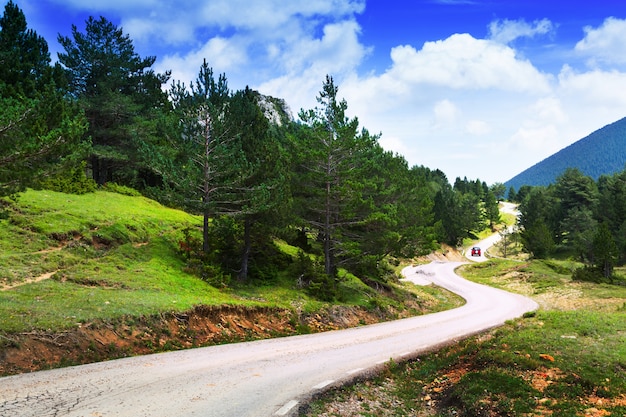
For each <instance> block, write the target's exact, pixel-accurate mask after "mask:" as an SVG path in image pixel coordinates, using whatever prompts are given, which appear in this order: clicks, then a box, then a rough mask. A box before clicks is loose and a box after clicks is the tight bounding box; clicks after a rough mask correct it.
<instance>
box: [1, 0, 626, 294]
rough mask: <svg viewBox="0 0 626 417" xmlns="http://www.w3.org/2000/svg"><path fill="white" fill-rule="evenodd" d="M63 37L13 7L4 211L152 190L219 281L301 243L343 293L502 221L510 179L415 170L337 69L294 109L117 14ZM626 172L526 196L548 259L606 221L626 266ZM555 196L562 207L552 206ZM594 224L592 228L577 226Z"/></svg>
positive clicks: (251, 278)
mask: <svg viewBox="0 0 626 417" xmlns="http://www.w3.org/2000/svg"><path fill="white" fill-rule="evenodd" d="M58 42H59V44H60V45H61V46H62V48H63V50H64V52H62V53H59V54H58V60H57V61H56V62H54V63H53V62H52V59H51V57H50V53H49V50H48V45H47V43H46V41H45V39H43V38H42V37H40V36H39V35H37V33H36V32H34V31H33V30H32V29H28V25H27V21H26V16H25V15H24V13H23V12H22V10H20V9H19V8H18V7H17V6H16V5H15V4H14V3H13V2H12V1H9V2H8V3H7V5H6V6H5V10H4V13H3V15H2V17H1V18H0V62H2V65H1V66H0V101H1V103H0V108H1V109H2V111H1V112H0V197H2V199H0V210H1V209H2V204H6V201H7V200H6V199H7V198H19V193H20V192H22V191H24V190H26V189H27V188H32V189H48V190H53V191H59V192H64V193H75V194H82V193H90V192H93V191H95V190H97V189H99V188H104V189H107V190H114V191H117V192H120V193H129V194H132V193H137V194H141V195H144V196H146V197H149V198H152V199H154V200H156V201H158V202H160V203H162V204H164V205H167V206H169V207H173V208H178V209H183V210H185V211H187V212H189V213H193V214H196V215H198V216H200V217H201V218H202V219H203V221H202V224H199V225H198V227H197V228H191V229H189V230H187V231H186V233H185V238H184V239H183V240H181V242H180V253H181V256H184V257H185V258H186V259H187V263H188V268H189V270H190V271H193V272H194V273H195V274H197V275H198V276H200V277H201V278H202V279H204V280H206V281H207V282H209V283H211V284H212V285H216V286H228V285H229V283H230V282H232V281H237V282H244V283H254V282H257V281H262V280H263V279H264V278H265V277H267V276H271V275H272V274H273V273H274V272H275V271H276V270H277V269H284V267H285V262H286V261H285V260H284V259H283V256H281V254H280V253H279V251H277V249H276V247H275V245H274V240H275V239H277V238H280V239H283V240H285V241H287V242H289V243H291V244H293V245H295V246H297V247H299V248H300V249H301V254H300V255H299V257H298V261H297V262H296V265H295V266H293V265H292V266H291V267H292V268H294V269H295V272H294V273H295V274H297V275H298V276H299V277H300V278H299V279H300V280H301V282H302V283H303V285H305V286H306V287H307V288H308V289H309V290H310V291H312V292H314V293H315V294H316V295H317V296H319V297H321V298H324V299H329V300H332V299H333V298H334V297H335V296H336V291H337V283H338V280H339V273H338V272H339V270H340V269H341V270H344V271H349V272H351V273H353V274H354V275H356V276H358V277H360V278H361V279H362V280H363V281H364V282H366V283H367V284H368V285H373V286H376V285H384V283H385V282H386V280H387V279H388V277H389V276H390V275H392V274H391V272H390V271H391V268H390V267H389V263H390V262H393V260H394V259H398V258H411V257H413V256H416V255H421V254H425V253H429V252H431V251H433V250H435V249H437V248H439V245H440V244H441V243H447V244H449V245H452V246H458V245H459V244H461V243H462V241H463V239H466V238H475V236H476V234H477V233H478V232H480V231H481V230H483V229H485V228H486V227H491V228H492V230H495V227H496V226H497V225H498V224H499V223H500V217H499V211H498V201H499V200H501V199H502V198H503V197H504V193H505V188H504V185H503V184H494V185H492V186H487V184H486V183H484V182H481V181H480V180H478V179H477V180H468V179H467V178H462V179H461V178H456V179H455V181H454V182H453V183H450V182H449V181H448V179H447V178H446V176H445V174H444V173H443V172H441V171H440V170H436V169H435V170H432V169H430V168H427V167H424V166H409V165H408V163H407V161H406V160H405V159H404V158H403V157H402V156H401V155H398V154H395V153H393V152H389V151H386V150H384V149H383V148H382V147H381V146H380V145H379V143H378V138H379V137H380V134H372V133H371V132H369V131H368V130H367V129H366V128H364V127H362V126H360V125H359V121H358V118H356V117H354V118H350V117H348V116H347V108H348V103H347V102H346V101H345V100H343V99H341V97H340V95H339V89H338V87H337V85H336V84H335V82H334V80H333V77H332V76H331V75H327V76H326V78H325V79H324V80H320V85H321V90H320V91H319V94H318V96H317V103H318V105H317V106H316V107H315V108H313V109H302V110H300V111H299V112H298V117H297V118H294V117H293V116H292V115H291V114H290V112H289V111H288V106H287V105H286V103H284V101H283V100H281V99H279V98H274V97H268V96H264V95H262V94H261V93H259V92H258V91H254V90H252V89H250V88H248V87H246V88H244V89H242V90H237V91H232V90H231V89H230V88H229V86H228V80H227V77H226V74H215V73H214V72H213V69H212V67H211V66H210V64H209V60H208V59H205V61H204V62H203V64H202V65H201V66H200V68H198V73H197V74H198V75H197V78H196V79H195V80H192V81H184V80H172V79H171V74H170V73H169V72H166V73H162V74H161V73H156V72H155V71H154V69H153V68H152V66H153V65H154V63H155V61H156V57H154V56H149V57H141V56H139V55H138V54H137V53H136V52H135V49H134V46H133V41H132V39H130V37H129V36H128V35H126V34H125V33H124V32H123V30H122V29H121V28H119V27H117V26H116V25H114V24H112V23H111V22H110V21H108V20H107V19H106V18H104V17H100V18H94V17H90V18H89V19H88V20H87V21H86V22H85V29H84V31H80V30H79V29H78V27H77V26H75V25H73V26H72V31H71V36H68V37H64V36H60V35H59V37H58ZM623 175H624V174H622V176H621V177H620V176H615V177H611V178H604V179H601V180H599V183H598V184H597V185H596V184H593V181H591V183H589V182H588V181H586V180H585V181H583V180H581V181H582V182H583V183H584V186H585V187H589V190H587V189H586V188H585V190H584V191H585V192H587V191H588V192H589V193H590V194H585V193H582V194H581V191H580V190H573V189H572V190H570V191H571V192H572V193H573V194H572V195H570V194H568V193H567V192H565V191H563V190H562V188H563V186H559V185H557V186H556V187H555V188H554V189H555V190H559V191H558V192H557V191H554V192H553V191H551V189H548V190H544V189H540V188H537V189H532V191H529V192H528V193H526V194H527V195H525V194H524V193H525V191H524V190H520V192H519V193H518V194H516V195H515V196H513V197H514V198H516V199H518V200H520V201H522V200H521V199H520V196H521V197H523V202H522V209H523V210H522V212H523V218H522V219H523V221H522V226H523V227H524V228H525V230H526V231H525V235H524V242H526V247H527V249H528V250H529V251H530V252H531V253H533V254H534V255H535V256H543V255H544V254H547V253H549V252H550V251H551V250H552V248H553V245H569V246H570V247H572V248H576V250H579V252H580V256H581V257H584V258H585V259H588V258H590V256H592V253H591V252H590V251H589V248H588V243H589V242H590V239H591V240H593V239H592V238H589V234H590V233H592V231H594V230H596V229H595V225H600V226H601V225H606V227H608V230H610V231H611V233H612V236H613V240H614V241H615V245H617V246H616V247H617V248H618V252H619V251H621V252H619V253H620V254H621V255H619V256H617V258H615V259H621V260H623V259H624V245H625V242H624V241H623V236H624V235H625V234H624V233H623V232H624V231H625V229H624V227H625V226H624V224H625V223H624V220H625V219H624V218H623V217H624V213H625V212H626V210H624V207H618V205H619V204H623V201H625V199H624V195H623V193H624V186H623V182H624V178H623ZM563 181H564V180H563ZM576 181H578V180H576ZM576 181H574V183H576V184H577V182H576ZM620 181H621V182H620ZM568 184H569V183H568ZM620 187H621V188H620ZM555 193H556V194H555ZM559 193H560V194H559ZM594 193H595V194H594ZM619 193H622V194H619ZM592 194H593V195H592ZM596 194H597V197H596ZM541 198H543V199H544V200H540V199H541ZM555 198H558V201H559V203H558V204H543V203H544V202H548V201H549V202H550V203H552V200H553V199H555ZM611 198H613V200H611ZM620 198H621V200H620ZM615 199H617V200H615ZM581 201H582V202H581ZM538 202H539V203H538ZM535 204H539V209H541V210H544V211H545V213H543V214H542V215H541V216H539V217H537V216H535V215H534V214H531V211H530V210H531V209H530V208H531V207H533V205H535ZM580 204H582V205H580ZM557 207H558V208H559V209H558V210H557V209H556V208H557ZM559 210H560V211H559ZM594 210H595V211H594ZM609 213H616V214H614V215H613V217H610V216H609ZM1 215H2V214H1V213H0V216H1ZM550 216H551V217H550ZM559 216H561V217H559ZM563 216H564V217H563ZM603 216H605V217H603ZM620 216H621V217H620ZM529 219H539V220H538V221H537V223H536V224H535V223H533V224H531V222H530V220H529ZM560 219H566V220H563V221H561V220H560ZM592 220H593V221H592ZM568 222H569V223H568ZM580 222H586V223H584V225H585V227H584V228H582V226H581V228H580V233H578V229H576V230H577V232H576V233H578V234H572V233H571V230H573V229H567V227H570V226H571V227H574V224H580ZM563 224H565V225H566V227H565V228H564V226H563ZM548 227H550V229H549V230H550V234H549V235H550V237H551V239H552V241H553V242H550V240H549V239H547V238H546V242H547V243H545V244H546V245H547V246H546V250H545V251H544V250H543V249H542V248H541V247H539V246H533V245H534V243H533V242H535V240H534V237H533V236H535V234H536V233H539V232H536V231H537V230H539V231H540V232H541V231H544V229H547V228H548ZM598 230H605V229H604V226H602V227H601V228H599V229H598ZM619 230H621V231H622V234H621V236H622V238H621V240H620V238H619V236H620V235H619V232H618V231H619ZM585 245H587V246H585ZM596 258H597V256H596ZM594 259H595V258H594ZM611 259H613V258H611Z"/></svg>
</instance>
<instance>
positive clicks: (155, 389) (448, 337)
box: [0, 262, 537, 417]
mask: <svg viewBox="0 0 626 417" xmlns="http://www.w3.org/2000/svg"><path fill="white" fill-rule="evenodd" d="M460 264H461V263H447V262H446V263H437V262H435V263H432V264H429V265H423V266H419V267H408V268H405V270H404V271H403V272H404V274H405V275H406V277H407V279H408V280H417V281H420V280H423V279H424V278H425V279H426V280H427V281H430V282H433V283H434V284H436V285H439V286H442V287H445V288H447V289H449V290H450V291H453V292H455V293H457V294H459V295H460V296H461V297H463V298H465V299H466V301H467V302H466V304H465V305H463V306H462V307H459V308H456V309H453V310H448V311H444V312H441V313H436V314H429V315H424V316H418V317H413V318H408V319H403V320H397V321H393V322H387V323H379V324H374V325H369V326H362V327H358V328H354V329H348V330H341V331H332V332H326V333H319V334H312V335H302V336H293V337H286V338H278V339H270V340H261V341H255V342H248V343H238V344H229V345H221V346H212V347H206V348H198V349H191V350H184V351H176V352H169V353H161V354H155V355H147V356H139V357H133V358H126V359H120V360H112V361H108V362H101V363H95V364H89V365H81V366H75V367H69V368H62V369H54V370H50V371H41V372H34V373H30V374H23V375H15V376H9V377H4V378H0V416H3V417H30V416H32V417H43V416H56V417H61V416H63V417H65V416H67V417H79V416H81V417H88V416H102V417H113V416H115V417H125V416H128V417H142V416H145V417H160V416H163V417H171V416H179V417H184V416H203V417H222V416H224V417H225V416H228V417H230V416H237V417H245V416H251V417H252V416H254V417H259V416H284V415H293V414H294V413H295V412H296V410H297V408H298V404H302V403H303V402H304V401H306V400H307V399H308V398H310V396H311V395H312V394H314V393H315V392H317V391H319V390H321V389H324V388H326V387H328V386H330V385H333V384H339V383H341V382H344V381H346V380H347V379H350V378H352V377H354V376H355V375H357V374H359V373H362V372H365V371H366V370H368V369H372V368H375V367H376V366H379V365H381V364H382V363H384V362H386V361H388V360H389V359H391V358H394V359H396V360H400V359H402V358H405V357H409V356H415V355H417V354H420V353H424V352H426V351H429V350H432V349H434V348H436V347H438V346H441V345H443V344H446V343H451V342H454V341H456V340H459V339H461V338H464V337H467V336H470V335H472V334H475V333H477V332H481V331H483V330H486V329H488V328H492V327H495V326H498V325H501V324H503V323H504V322H505V321H506V320H509V319H513V318H516V317H519V316H521V315H522V314H523V313H525V312H528V311H531V310H534V309H536V308H537V304H535V303H534V302H533V301H532V300H530V299H528V298H525V297H522V296H520V295H516V294H511V293H508V292H505V291H502V290H498V289H495V288H491V287H487V286H483V285H480V284H476V283H472V282H469V281H467V280H465V279H462V278H460V277H459V276H457V275H456V274H455V273H454V269H455V268H456V267H457V266H459V265H460Z"/></svg>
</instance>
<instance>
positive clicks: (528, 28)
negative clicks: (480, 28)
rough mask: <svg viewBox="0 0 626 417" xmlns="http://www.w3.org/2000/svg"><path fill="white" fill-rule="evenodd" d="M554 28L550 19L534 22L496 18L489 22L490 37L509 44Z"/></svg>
mask: <svg viewBox="0 0 626 417" xmlns="http://www.w3.org/2000/svg"><path fill="white" fill-rule="evenodd" d="M553 30H554V25H553V24H552V22H551V21H550V20H548V19H542V20H535V21H534V22H533V23H532V24H531V23H528V22H526V21H525V20H523V19H521V20H508V19H504V20H494V21H493V22H491V23H490V24H489V38H490V39H491V40H493V41H495V42H499V43H503V44H508V43H511V42H513V41H514V40H516V39H518V38H533V37H535V36H539V35H545V34H548V33H550V32H552V31H553Z"/></svg>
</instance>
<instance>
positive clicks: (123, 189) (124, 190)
mask: <svg viewBox="0 0 626 417" xmlns="http://www.w3.org/2000/svg"><path fill="white" fill-rule="evenodd" d="M102 189H103V190H104V191H108V192H111V193H117V194H121V195H127V196H130V197H140V196H141V193H140V192H139V191H137V190H135V189H134V188H130V187H127V186H125V185H119V184H116V183H114V182H107V183H106V184H104V185H103V186H102Z"/></svg>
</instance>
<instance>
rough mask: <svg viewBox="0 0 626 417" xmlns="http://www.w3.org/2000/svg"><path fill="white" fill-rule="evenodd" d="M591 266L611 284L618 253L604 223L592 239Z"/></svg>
mask: <svg viewBox="0 0 626 417" xmlns="http://www.w3.org/2000/svg"><path fill="white" fill-rule="evenodd" d="M592 252H593V264H594V266H595V267H596V268H597V269H598V270H599V271H600V272H601V273H602V276H603V277H604V278H605V279H608V280H609V281H610V282H613V268H614V267H615V263H616V262H617V258H618V255H619V251H618V248H617V245H616V244H615V240H613V235H612V234H611V231H610V230H609V226H608V225H607V224H606V223H601V224H600V227H598V231H597V232H596V234H595V236H594V238H593V248H592Z"/></svg>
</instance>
